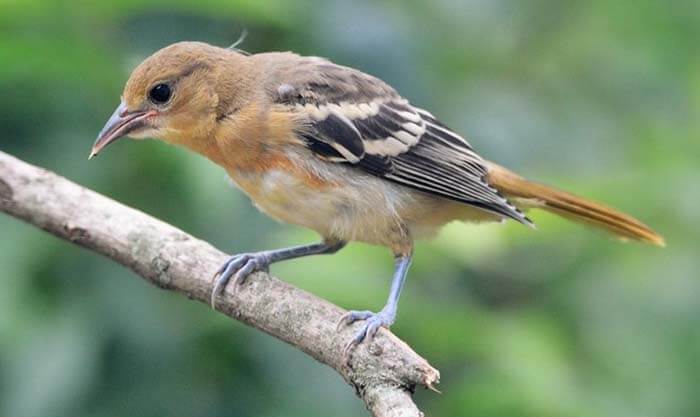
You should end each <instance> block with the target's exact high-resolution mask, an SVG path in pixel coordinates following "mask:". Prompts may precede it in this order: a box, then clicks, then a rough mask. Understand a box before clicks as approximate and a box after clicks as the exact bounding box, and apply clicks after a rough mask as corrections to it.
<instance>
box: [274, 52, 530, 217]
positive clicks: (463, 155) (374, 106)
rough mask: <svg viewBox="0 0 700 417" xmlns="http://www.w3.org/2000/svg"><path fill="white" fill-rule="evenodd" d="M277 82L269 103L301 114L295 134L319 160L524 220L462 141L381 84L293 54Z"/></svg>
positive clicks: (359, 73)
mask: <svg viewBox="0 0 700 417" xmlns="http://www.w3.org/2000/svg"><path fill="white" fill-rule="evenodd" d="M282 79H283V82H282V83H281V84H279V85H277V86H273V91H274V92H275V93H276V94H275V102H276V103H279V104H285V105H289V106H292V107H294V108H295V109H296V110H297V111H300V112H303V113H304V114H306V115H308V125H307V126H306V127H305V129H304V131H303V132H300V135H301V136H302V137H303V138H304V139H305V140H306V143H307V146H308V147H309V149H311V150H312V151H313V152H314V153H316V154H317V155H318V156H319V157H321V158H323V159H325V160H328V161H333V162H339V163H346V164H349V165H352V166H355V167H357V168H359V169H362V170H363V171H365V172H368V173H370V174H372V175H376V176H379V177H382V178H385V179H387V180H389V181H393V182H395V183H398V184H401V185H404V186H407V187H411V188H414V189H417V190H420V191H424V192H426V193H430V194H434V195H438V196H441V197H445V198H449V199H452V200H456V201H460V202H463V203H466V204H470V205H472V206H475V207H478V208H481V209H484V210H486V211H490V212H493V213H497V214H499V215H502V216H504V217H510V218H513V219H515V220H517V221H519V222H522V223H525V224H531V222H530V220H529V219H527V217H525V215H524V214H523V213H522V212H521V211H520V210H518V209H517V208H516V207H515V206H513V205H512V204H511V203H510V202H508V201H507V200H506V199H505V198H504V197H503V196H501V195H500V194H499V193H498V191H496V190H495V189H494V188H493V187H491V186H490V185H489V184H488V183H487V182H486V180H485V176H486V174H487V168H486V165H485V163H484V161H483V160H482V159H481V157H479V155H477V154H476V153H475V152H474V150H473V149H472V147H471V146H470V145H469V143H468V142H467V141H466V140H465V139H464V138H462V137H461V136H459V135H457V134H456V133H454V132H452V131H451V130H450V129H448V128H447V127H446V126H445V125H443V124H442V123H440V122H439V121H438V120H437V119H435V118H434V117H433V116H432V115H431V114H430V113H428V112H426V111H424V110H421V109H418V108H416V107H413V106H412V105H411V104H409V103H408V101H407V100H405V99H403V98H401V97H400V96H399V95H398V94H397V93H396V91H395V90H393V89H392V88H391V87H389V86H388V85H386V84H385V83H384V82H383V81H381V80H379V79H377V78H374V77H372V76H369V75H367V74H364V73H362V72H360V71H357V70H353V69H351V68H346V67H342V66H339V65H335V64H332V63H330V62H328V61H325V60H321V59H320V58H306V59H304V58H299V62H298V63H297V64H296V66H295V69H291V70H290V69H287V77H282Z"/></svg>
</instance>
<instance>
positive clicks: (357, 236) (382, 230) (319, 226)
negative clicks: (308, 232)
mask: <svg viewBox="0 0 700 417" xmlns="http://www.w3.org/2000/svg"><path fill="white" fill-rule="evenodd" d="M231 177H232V179H233V180H234V182H235V183H236V184H237V185H238V186H239V187H240V188H241V189H242V190H243V191H244V192H245V193H246V194H247V195H248V196H249V197H250V198H251V199H252V200H253V202H254V203H255V205H256V207H258V209H260V210H261V211H262V212H264V213H266V214H267V215H269V216H270V217H272V218H274V219H276V220H278V221H282V222H285V223H291V224H296V225H300V226H304V227H307V228H309V229H312V230H315V231H317V232H318V233H319V234H321V235H322V236H324V237H333V238H338V239H343V240H348V241H349V240H357V241H364V242H367V243H374V244H387V245H388V244H393V243H395V242H396V241H397V240H401V239H403V238H405V236H404V235H405V230H404V228H403V224H402V222H401V219H400V216H399V214H398V213H399V207H400V206H401V205H403V204H405V203H406V202H405V201H403V200H405V199H406V198H407V197H408V196H407V195H403V194H401V193H400V192H399V193H397V192H396V190H393V189H392V190H389V189H387V186H386V185H384V184H383V183H381V182H378V184H380V185H381V186H380V187H376V186H375V187H367V184H357V183H353V182H343V183H339V182H333V181H324V182H314V181H309V179H308V178H306V177H304V176H298V175H295V174H293V173H290V172H288V171H285V170H270V171H266V172H264V173H254V174H253V173H245V174H242V173H233V174H232V175H231ZM375 185H376V184H375Z"/></svg>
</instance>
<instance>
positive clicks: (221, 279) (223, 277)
mask: <svg viewBox="0 0 700 417" xmlns="http://www.w3.org/2000/svg"><path fill="white" fill-rule="evenodd" d="M346 243H347V242H344V241H335V240H334V241H331V240H325V241H323V242H321V243H315V244H313V245H303V246H293V247H291V248H284V249H277V250H267V251H261V252H252V253H241V254H238V255H233V256H232V257H231V258H229V260H228V261H226V262H225V263H224V264H223V265H222V266H221V268H219V270H218V271H216V274H215V275H214V279H216V284H215V285H214V289H213V290H212V292H211V307H212V308H216V297H217V296H218V295H219V294H220V293H221V292H222V291H223V290H224V287H226V284H227V283H228V282H229V280H230V279H231V278H233V283H234V285H240V284H242V283H243V282H245V279H246V277H247V276H248V275H249V274H250V273H251V272H253V271H260V270H267V268H268V267H269V266H270V264H271V263H274V262H280V261H286V260H288V259H294V258H301V257H303V256H309V255H323V254H331V253H336V252H337V251H339V250H340V249H342V248H343V247H344V246H345V245H346Z"/></svg>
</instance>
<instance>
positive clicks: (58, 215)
mask: <svg viewBox="0 0 700 417" xmlns="http://www.w3.org/2000/svg"><path fill="white" fill-rule="evenodd" d="M0 210H1V211H3V212H5V213H8V214H10V215H12V216H15V217H17V218H20V219H22V220H24V221H26V222H28V223H31V224H33V225H35V226H37V227H40V228H42V229H44V230H46V231H47V232H49V233H51V234H54V235H56V236H58V237H60V238H62V239H66V240H69V241H71V242H73V243H76V244H78V245H80V246H84V247H86V248H88V249H91V250H93V251H95V252H97V253H100V254H102V255H105V256H107V257H109V258H111V259H113V260H115V261H117V262H119V263H120V264H122V265H124V266H126V267H128V268H130V269H131V270H133V271H134V272H136V274H138V275H139V276H141V277H142V278H144V279H145V280H147V281H149V282H151V283H153V284H155V285H157V286H158V287H160V288H163V289H166V290H172V291H176V292H179V293H181V294H184V295H185V296H187V297H188V298H191V299H195V300H198V301H201V302H203V303H208V300H209V294H210V292H211V289H212V275H213V273H214V271H216V269H217V268H218V267H219V266H220V265H221V264H222V263H223V262H224V261H225V260H226V258H227V257H226V255H225V254H224V253H222V252H220V251H218V250H217V249H215V248H214V247H213V246H211V245H210V244H208V243H206V242H204V241H201V240H199V239H196V238H194V237H192V236H190V235H188V234H186V233H184V232H183V231H181V230H179V229H177V228H175V227H173V226H170V225H169V224H166V223H164V222H162V221H160V220H157V219H155V218H153V217H150V216H148V215H146V214H144V213H142V212H140V211H137V210H134V209H132V208H129V207H126V206H124V205H122V204H119V203H117V202H116V201H113V200H111V199H109V198H107V197H104V196H102V195H100V194H97V193H95V192H93V191H90V190H88V189H86V188H83V187H81V186H79V185H77V184H74V183H72V182H70V181H68V180H66V179H64V178H62V177H59V176H58V175H56V174H53V173H51V172H49V171H46V170H44V169H42V168H37V167H34V166H32V165H29V164H27V163H25V162H22V161H20V160H18V159H16V158H14V157H12V156H10V155H8V154H5V153H3V152H0ZM217 308H218V309H219V310H220V311H221V312H223V313H224V314H226V315H228V316H230V317H232V318H234V319H236V320H239V321H241V322H243V323H245V324H247V325H249V326H251V327H254V328H256V329H259V330H262V331H264V332H266V333H269V334H271V335H272V336H274V337H276V338H278V339H280V340H283V341H285V342H287V343H289V344H290V345H292V346H294V347H296V348H298V349H300V350H302V351H304V352H305V353H307V354H308V355H309V356H311V357H313V358H314V359H316V360H318V361H319V362H321V363H324V364H326V365H328V366H330V367H332V368H333V369H335V370H336V371H337V372H338V373H339V374H340V375H341V376H342V377H343V378H344V379H345V381H347V382H348V383H349V384H350V385H351V386H353V387H354V388H355V391H356V393H357V394H358V396H359V397H360V398H361V399H362V400H363V401H364V402H365V405H366V406H367V409H368V410H369V411H370V412H371V413H372V415H373V416H375V417H387V416H391V417H395V416H396V417H398V416H402V417H403V416H420V415H422V413H421V412H420V411H419V410H418V408H417V407H416V405H415V404H414V403H413V401H412V398H411V393H412V392H413V390H414V389H415V387H416V386H417V385H423V386H425V387H428V388H433V385H434V384H436V383H437V382H438V380H439V373H438V371H437V370H436V369H434V368H433V367H431V366H430V365H429V364H428V362H427V361H426V360H425V359H423V358H422V357H420V356H419V355H418V354H416V353H415V352H414V351H413V350H412V349H411V348H410V347H409V346H408V345H407V344H405V343H404V342H402V341H401V340H400V339H398V338H397V337H395V336H394V335H393V334H391V332H389V331H387V330H383V329H382V330H380V331H379V332H378V334H377V336H376V337H375V339H374V341H373V342H371V343H365V344H362V345H361V346H359V347H358V348H357V349H355V350H354V351H353V353H352V356H351V357H350V359H349V360H347V358H345V357H344V356H343V347H344V346H345V344H346V343H347V342H348V341H349V340H350V338H351V337H352V334H353V331H354V326H348V328H345V329H342V330H341V331H337V330H336V323H337V322H338V320H339V319H340V317H341V315H342V314H343V313H344V311H343V310H342V309H340V308H339V307H337V306H335V305H333V304H331V303H329V302H327V301H325V300H322V299H320V298H318V297H316V296H314V295H311V294H309V293H307V292H305V291H302V290H300V289H298V288H295V287H293V286H291V285H289V284H287V283H285V282H283V281H280V280H278V279H276V278H274V277H272V276H270V275H268V274H265V273H262V272H258V273H256V274H254V275H253V276H251V277H250V279H248V280H247V281H246V283H245V284H244V285H243V287H242V288H240V290H239V291H237V293H235V294H234V293H233V292H230V291H227V292H226V293H225V294H223V295H222V296H221V297H220V298H219V300H218V302H217Z"/></svg>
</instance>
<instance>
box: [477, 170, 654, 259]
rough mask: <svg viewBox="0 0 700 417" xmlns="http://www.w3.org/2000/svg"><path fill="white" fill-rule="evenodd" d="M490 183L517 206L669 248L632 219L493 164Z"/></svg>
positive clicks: (640, 223)
mask: <svg viewBox="0 0 700 417" xmlns="http://www.w3.org/2000/svg"><path fill="white" fill-rule="evenodd" d="M487 180H488V182H489V184H491V185H492V186H493V187H494V188H496V189H497V190H498V191H500V192H501V193H502V194H503V195H504V196H506V197H508V198H509V199H511V200H512V201H513V203H514V204H516V205H518V206H522V207H523V208H541V209H544V210H547V211H549V212H552V213H555V214H557V215H560V216H562V217H565V218H567V219H569V220H574V221H577V222H582V223H586V224H590V225H593V226H596V227H599V228H602V229H604V230H607V231H608V232H610V233H612V234H614V235H615V236H617V237H618V238H621V239H623V240H637V241H641V242H646V243H651V244H653V245H657V246H665V242H664V238H663V237H662V236H660V235H659V234H657V233H656V232H654V231H653V230H652V229H651V228H650V227H649V226H647V225H645V224H644V223H642V222H640V221H639V220H637V219H635V218H633V217H632V216H629V215H627V214H625V213H622V212H620V211H617V210H615V209H613V208H610V207H607V206H604V205H602V204H600V203H596V202H594V201H591V200H586V199H584V198H581V197H578V196H575V195H573V194H569V193H567V192H565V191H560V190H557V189H555V188H552V187H549V186H546V185H543V184H538V183H536V182H532V181H528V180H526V179H525V178H522V177H521V176H519V175H517V174H515V173H513V172H511V171H509V170H507V169H506V168H503V167H501V166H499V165H496V164H494V163H491V162H489V173H488V177H487Z"/></svg>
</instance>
